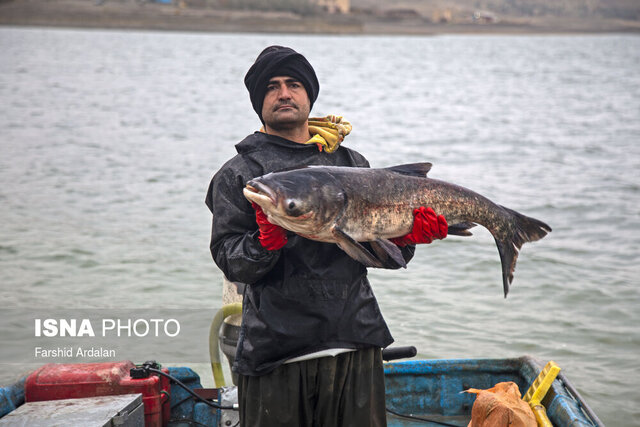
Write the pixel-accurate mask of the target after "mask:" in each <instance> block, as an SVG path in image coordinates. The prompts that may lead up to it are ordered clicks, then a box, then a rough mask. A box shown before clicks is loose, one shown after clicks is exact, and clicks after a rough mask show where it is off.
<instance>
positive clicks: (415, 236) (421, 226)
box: [389, 206, 449, 246]
mask: <svg viewBox="0 0 640 427" xmlns="http://www.w3.org/2000/svg"><path fill="white" fill-rule="evenodd" d="M448 229H449V226H448V225H447V220H446V219H444V216H443V215H439V216H438V215H436V213H435V212H434V211H433V209H431V208H425V207H424V206H421V207H420V208H419V209H414V210H413V228H412V229H411V232H410V233H409V234H407V235H406V236H402V237H394V238H393V239H389V240H391V241H392V242H393V243H395V244H396V245H398V246H406V245H415V244H416V243H431V242H432V241H433V239H444V238H445V237H447V232H448Z"/></svg>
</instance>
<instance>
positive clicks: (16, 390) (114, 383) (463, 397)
mask: <svg viewBox="0 0 640 427" xmlns="http://www.w3.org/2000/svg"><path fill="white" fill-rule="evenodd" d="M240 308H241V307H240V306H239V305H227V306H225V307H223V309H221V310H220V311H219V312H218V313H217V314H216V316H215V317H214V320H213V322H212V325H211V333H210V355H211V367H212V370H213V377H214V381H215V385H216V387H215V388H210V389H205V388H203V387H202V383H201V379H200V376H199V375H198V374H197V373H196V372H195V371H193V370H192V369H191V368H189V367H186V366H185V367H165V368H162V367H161V366H160V365H159V364H157V363H156V362H154V361H148V362H145V363H142V364H138V365H134V364H133V363H132V362H130V361H122V362H106V363H84V364H83V363H80V364H71V365H60V364H47V365H44V366H43V367H41V368H39V369H38V370H36V371H35V372H33V373H31V374H30V375H28V376H26V377H24V378H22V379H21V380H20V381H18V382H16V383H15V384H11V385H8V386H5V387H0V427H2V426H14V425H28V426H37V425H42V426H50V425H84V426H89V425H90V424H89V423H88V422H83V423H82V424H77V423H70V424H65V423H64V421H62V422H61V423H59V424H55V423H54V418H55V417H56V416H59V415H60V414H61V412H60V411H59V410H58V408H59V407H60V406H57V407H56V406H55V405H56V404H57V405H64V408H65V411H69V408H70V407H72V406H73V405H74V404H78V405H79V406H78V410H77V412H78V414H75V415H78V416H79V415H80V413H81V412H82V411H84V410H86V408H87V406H88V407H89V408H90V409H91V410H90V411H89V412H92V413H95V409H96V405H97V402H96V401H95V400H91V399H96V396H105V395H106V396H113V397H120V398H122V396H130V399H131V401H127V402H126V408H127V411H128V412H126V413H127V414H128V415H127V416H126V417H125V416H124V415H122V413H123V411H122V410H120V411H116V412H115V413H116V415H117V417H119V418H118V419H117V421H114V422H113V423H112V424H109V423H105V422H104V419H102V420H101V421H100V422H99V423H98V424H95V425H99V426H109V425H120V426H132V427H133V426H142V425H144V426H145V427H156V426H157V427H160V426H162V427H164V426H169V427H186V426H213V427H218V426H219V427H230V426H236V425H239V417H238V411H237V388H236V387H235V386H234V385H227V384H226V382H225V379H224V375H223V373H222V364H221V360H220V355H219V349H220V348H221V347H222V349H223V350H224V349H225V346H226V348H227V351H225V352H224V353H225V354H226V355H227V357H228V358H229V359H231V358H232V357H233V356H232V350H233V347H234V344H235V342H234V341H235V340H234V338H235V337H234V336H233V334H234V333H235V334H237V330H236V328H234V327H233V326H232V325H229V324H223V321H224V319H225V318H227V317H229V316H231V315H233V314H234V313H235V314H237V313H238V312H239V309H240ZM230 331H231V332H232V333H230ZM415 355H416V349H415V347H396V348H387V349H385V350H384V351H383V359H384V360H385V364H384V374H385V388H386V411H387V422H388V426H389V427H409V426H450V427H451V426H454V427H461V426H467V425H468V424H469V422H470V420H471V412H472V407H473V404H474V400H475V398H476V396H475V394H472V393H467V392H465V390H467V389H470V388H475V389H489V388H491V387H493V386H495V385H496V384H498V383H501V382H513V383H515V384H516V385H517V387H518V389H519V391H520V393H521V395H522V396H523V400H524V401H525V402H527V403H528V404H529V405H530V406H531V408H532V409H533V412H534V414H535V416H536V420H537V422H538V425H541V426H545V427H549V426H556V427H569V426H571V427H593V426H595V427H601V426H603V424H602V422H601V421H600V420H599V419H598V417H597V416H596V415H595V413H594V412H593V410H592V409H591V408H590V407H589V405H588V404H587V403H586V402H585V401H584V399H583V398H582V396H580V394H579V393H578V391H577V390H576V389H575V387H574V386H573V385H572V384H571V382H570V381H569V380H568V379H567V378H566V377H565V375H564V374H563V373H562V372H561V370H560V367H558V366H557V365H556V364H555V363H553V362H552V361H550V362H548V363H547V364H546V365H545V364H543V363H542V362H540V361H539V360H537V359H536V358H534V357H531V356H522V357H517V358H498V359H437V360H412V359H410V358H412V357H414V356H415ZM401 359H403V360H401ZM25 400H26V401H27V403H25ZM103 400H104V399H103ZM81 403H82V405H80V404H81ZM108 403H109V404H110V405H111V407H110V408H112V407H113V405H114V404H122V405H124V403H122V402H120V401H118V402H108ZM101 404H104V402H102V401H101ZM37 405H54V406H43V407H42V408H34V406H37ZM27 407H30V408H29V411H28V410H26V409H25V408H27ZM33 410H40V411H41V414H44V415H41V416H43V417H44V418H45V419H44V421H43V422H42V423H41V424H38V423H36V422H34V420H36V419H37V416H36V417H35V418H34V412H33ZM110 410H111V409H110ZM30 411H31V412H30ZM112 412H113V411H112ZM25 413H26V415H24V414H25ZM25 416H26V417H27V418H25ZM29 417H30V418H29ZM123 417H124V418H123ZM136 417H137V418H136ZM25 419H27V420H28V421H26V422H25V421H24V420H25Z"/></svg>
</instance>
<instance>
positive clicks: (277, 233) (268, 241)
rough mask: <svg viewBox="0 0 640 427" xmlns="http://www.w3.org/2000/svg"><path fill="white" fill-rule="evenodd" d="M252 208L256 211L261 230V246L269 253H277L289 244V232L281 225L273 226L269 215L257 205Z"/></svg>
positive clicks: (252, 205)
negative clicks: (268, 217) (276, 251)
mask: <svg viewBox="0 0 640 427" xmlns="http://www.w3.org/2000/svg"><path fill="white" fill-rule="evenodd" d="M251 207H252V208H253V209H255V210H256V222H257V223H258V228H259V229H260V236H258V240H260V244H261V245H262V247H263V248H265V249H267V250H269V251H275V250H278V249H280V248H282V247H283V246H284V245H286V244H287V232H286V230H285V229H284V228H282V227H280V226H279V225H275V224H271V223H270V222H269V220H268V219H267V215H266V214H265V213H264V212H263V211H262V208H261V207H260V205H258V204H257V203H254V202H252V203H251Z"/></svg>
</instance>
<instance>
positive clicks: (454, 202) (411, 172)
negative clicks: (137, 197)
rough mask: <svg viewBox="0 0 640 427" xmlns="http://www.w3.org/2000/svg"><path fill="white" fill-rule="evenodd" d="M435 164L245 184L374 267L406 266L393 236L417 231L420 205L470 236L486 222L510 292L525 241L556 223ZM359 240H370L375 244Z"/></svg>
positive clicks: (281, 216) (292, 225)
mask: <svg viewBox="0 0 640 427" xmlns="http://www.w3.org/2000/svg"><path fill="white" fill-rule="evenodd" d="M430 169H431V163H415V164H408V165H400V166H393V167H390V168H385V169H369V168H352V167H336V166H333V167H332V166H309V167H305V168H301V169H294V170H288V171H283V172H275V173H269V174H266V175H263V176H261V177H258V178H254V179H252V180H250V181H248V182H247V183H246V187H245V188H244V190H243V192H244V195H245V197H246V198H247V199H248V200H250V201H252V202H255V203H257V204H259V205H260V206H261V207H262V209H263V211H264V212H265V213H266V214H267V216H268V218H269V221H270V222H272V223H273V224H277V225H280V226H282V227H284V228H286V229H287V230H291V231H293V232H295V233H297V234H299V235H301V236H303V237H306V238H309V239H312V240H318V241H321V242H332V243H336V244H338V246H339V247H340V248H341V249H342V250H344V251H345V252H346V253H347V254H349V255H350V256H351V257H352V258H354V259H356V260H358V261H360V262H361V263H363V264H364V265H366V266H368V267H389V266H397V265H402V266H406V263H405V261H404V259H403V257H402V254H401V252H400V249H399V248H398V247H397V246H396V245H394V244H393V243H391V242H390V241H389V240H388V239H389V238H392V237H398V236H404V235H405V234H407V233H409V232H410V231H411V228H412V224H413V210H414V209H415V208H417V207H420V206H427V207H432V208H433V209H434V211H435V212H436V213H437V214H439V215H444V217H445V218H446V219H447V222H448V224H449V233H450V234H456V235H463V236H470V235H471V233H470V232H469V231H468V229H469V228H471V227H473V226H474V225H475V224H476V223H477V224H480V225H482V226H484V227H486V228H487V229H488V230H489V231H490V232H491V234H492V235H493V237H494V238H495V241H496V244H497V246H498V251H499V252H500V260H501V261H502V281H503V288H504V296H505V298H506V296H507V293H508V292H509V285H510V284H511V282H512V281H513V271H514V269H515V265H516V260H517V258H518V253H519V250H520V248H521V247H522V245H523V244H524V243H525V242H533V241H536V240H539V239H541V238H543V237H544V236H545V235H546V234H547V233H548V232H550V231H551V227H549V226H548V225H547V224H545V223H544V222H542V221H539V220H537V219H534V218H530V217H527V216H525V215H522V214H520V213H518V212H516V211H514V210H511V209H508V208H505V207H504V206H500V205H497V204H495V203H493V202H492V201H491V200H489V199H487V198H486V197H483V196H481V195H480V194H478V193H475V192H473V191H471V190H468V189H466V188H464V187H460V186H458V185H455V184H450V183H448V182H444V181H439V180H436V179H431V178H427V172H429V170H430ZM359 242H369V245H368V246H369V247H370V248H371V250H370V249H368V248H367V247H366V246H365V245H362V244H361V243H359Z"/></svg>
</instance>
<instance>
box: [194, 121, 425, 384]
mask: <svg viewBox="0 0 640 427" xmlns="http://www.w3.org/2000/svg"><path fill="white" fill-rule="evenodd" d="M236 150H237V151H238V154H237V155H236V156H235V157H233V158H232V159H231V160H229V161H228V162H227V163H225V164H224V165H223V166H222V168H221V169H220V170H219V171H218V172H217V173H216V174H215V176H214V177H213V179H212V180H211V185H210V186H209V191H208V194H207V197H206V204H207V206H208V207H209V209H210V210H211V212H212V213H213V225H212V234H211V254H212V255H213V259H214V261H215V262H216V264H217V265H218V267H220V269H221V270H222V272H223V273H224V274H225V276H226V277H227V278H228V279H229V280H231V281H232V282H240V283H244V284H247V285H248V286H245V292H244V302H243V313H242V315H243V316H242V317H243V318H242V327H241V331H240V338H239V342H238V348H237V354H236V359H235V364H234V370H235V371H237V372H238V373H240V374H242V375H262V374H265V373H268V372H270V371H272V370H273V369H275V368H276V367H277V366H279V365H280V364H282V363H283V362H285V361H286V360H287V359H290V358H293V357H297V356H302V355H304V354H308V353H312V352H315V351H319V350H324V349H328V348H337V347H341V348H365V347H371V346H376V347H386V346H388V345H389V344H391V343H392V342H393V338H392V337H391V334H390V333H389V330H388V328H387V325H386V323H385V321H384V319H383V317H382V315H381V313H380V309H379V308H378V303H377V301H376V299H375V296H374V295H373V292H372V290H371V286H370V285H369V281H368V280H367V269H366V268H365V267H364V266H363V265H362V264H360V263H359V262H357V261H355V260H353V259H352V258H351V257H349V256H348V255H347V254H346V253H345V252H343V251H342V250H341V249H340V248H338V246H337V245H335V244H333V243H322V242H317V241H312V240H308V239H305V238H303V237H301V236H298V235H296V234H294V233H290V232H288V236H287V237H288V242H287V244H286V245H285V246H284V247H283V248H282V249H280V250H276V251H268V250H266V249H264V248H263V247H262V246H261V244H260V242H259V241H258V235H259V232H258V226H257V224H256V218H255V211H254V210H253V208H252V207H251V204H250V203H249V202H248V201H247V200H246V199H245V197H244V195H243V194H242V189H243V188H244V186H245V183H246V182H247V181H248V180H250V179H252V178H255V177H257V176H260V175H264V174H266V173H269V172H273V171H278V170H282V169H286V168H291V167H302V166H306V165H324V166H354V167H369V164H368V162H367V160H366V159H365V158H364V157H363V156H362V155H361V154H359V153H357V152H356V151H353V150H350V149H348V148H345V147H340V148H339V149H338V150H337V151H335V152H334V153H331V154H327V153H326V152H324V151H322V152H321V151H319V150H318V148H317V147H316V146H315V145H314V144H310V145H304V144H298V143H296V142H293V141H289V140H287V139H284V138H280V137H277V136H273V135H267V134H264V133H261V132H256V133H254V134H252V135H249V136H248V137H246V138H245V139H244V140H243V141H242V142H240V143H239V144H237V145H236ZM402 252H403V255H404V257H405V259H406V260H407V261H408V260H409V259H411V258H412V257H413V252H414V247H412V246H406V247H405V248H402Z"/></svg>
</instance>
